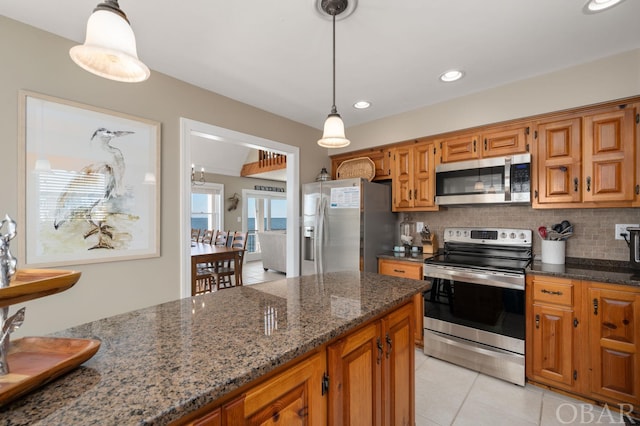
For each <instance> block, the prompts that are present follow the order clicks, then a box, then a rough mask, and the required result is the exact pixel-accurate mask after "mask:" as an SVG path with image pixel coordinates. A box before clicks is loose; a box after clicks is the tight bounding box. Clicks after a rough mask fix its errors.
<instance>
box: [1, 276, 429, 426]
mask: <svg viewBox="0 0 640 426" xmlns="http://www.w3.org/2000/svg"><path fill="white" fill-rule="evenodd" d="M429 285H430V284H429V283H428V282H426V281H417V280H409V279H403V278H396V277H388V276H382V275H378V274H374V273H360V272H336V273H328V274H324V275H310V276H304V277H296V278H288V279H283V280H278V281H274V282H269V283H263V284H258V285H253V286H245V287H236V288H232V289H226V290H223V291H218V292H215V293H210V294H204V295H200V296H196V297H191V298H185V299H180V300H176V301H173V302H168V303H165V304H161V305H157V306H153V307H149V308H145V309H140V310H137V311H132V312H129V313H125V314H122V315H117V316H114V317H110V318H106V319H102V320H98V321H95V322H91V323H88V324H84V325H81V326H78V327H74V328H70V329H68V330H65V331H63V332H60V333H55V335H56V336H63V337H76V338H91V339H99V340H100V341H101V342H102V345H101V347H100V350H99V351H98V353H97V354H96V355H95V356H94V357H93V358H92V359H90V360H89V361H87V362H86V363H85V364H83V365H82V366H81V367H79V368H78V369H76V370H74V371H72V372H71V373H69V374H67V375H65V376H63V377H61V378H60V379H58V380H55V381H53V382H52V383H49V384H48V385H45V386H44V387H42V388H41V389H39V390H36V391H34V392H32V393H30V394H28V395H26V396H24V397H22V398H21V399H18V400H17V401H15V402H13V403H10V404H9V405H7V406H5V407H3V408H2V409H1V410H0V422H2V424H6V425H26V424H29V425H37V424H40V425H45V424H46V425H73V424H82V425H88V424H100V425H129V424H154V425H155V424H168V423H171V422H174V421H178V420H180V419H182V418H184V417H185V416H188V415H189V414H190V413H193V412H197V411H198V410H202V409H203V408H206V407H208V406H212V404H213V405H215V402H216V401H219V400H224V398H226V397H228V396H229V395H235V394H238V393H241V392H242V391H243V389H247V388H248V387H249V386H251V384H252V383H256V382H259V381H260V379H261V378H262V377H265V376H268V375H270V374H272V373H273V372H274V371H278V370H279V369H280V370H282V367H283V366H287V365H288V364H290V363H292V362H294V361H295V360H296V359H301V358H304V356H305V354H308V353H310V352H314V351H318V350H319V349H318V348H322V347H325V346H326V345H327V344H330V343H331V342H335V341H336V340H337V339H338V338H340V337H341V336H344V335H345V334H347V333H349V332H350V331H352V330H354V329H357V328H358V327H360V326H363V325H365V324H367V323H369V322H371V321H372V320H376V319H377V318H380V317H382V316H383V315H385V314H386V313H388V312H390V311H392V310H393V309H394V308H396V307H399V306H401V305H403V304H405V303H411V299H412V297H413V295H414V294H416V293H419V292H421V291H424V290H427V289H428V288H429ZM27 320H28V318H27Z"/></svg>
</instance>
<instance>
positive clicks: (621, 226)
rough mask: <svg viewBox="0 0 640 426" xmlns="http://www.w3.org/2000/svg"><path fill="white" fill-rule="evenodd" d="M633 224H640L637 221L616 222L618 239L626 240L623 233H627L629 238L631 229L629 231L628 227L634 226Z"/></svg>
mask: <svg viewBox="0 0 640 426" xmlns="http://www.w3.org/2000/svg"><path fill="white" fill-rule="evenodd" d="M633 226H640V225H638V224H637V223H636V224H633V223H623V224H620V223H616V240H624V237H623V236H622V235H621V234H625V235H626V236H627V239H629V231H627V228H630V227H633Z"/></svg>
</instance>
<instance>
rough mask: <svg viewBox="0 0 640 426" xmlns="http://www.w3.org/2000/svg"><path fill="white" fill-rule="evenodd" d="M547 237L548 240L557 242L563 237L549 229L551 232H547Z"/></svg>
mask: <svg viewBox="0 0 640 426" xmlns="http://www.w3.org/2000/svg"><path fill="white" fill-rule="evenodd" d="M547 237H549V238H548V239H549V240H555V241H557V240H559V239H561V238H562V237H563V235H562V234H561V233H560V232H558V231H554V230H553V229H551V230H549V231H548V232H547Z"/></svg>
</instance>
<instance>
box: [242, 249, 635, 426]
mask: <svg viewBox="0 0 640 426" xmlns="http://www.w3.org/2000/svg"><path fill="white" fill-rule="evenodd" d="M281 278H285V274H283V273H280V272H275V271H272V270H268V271H265V270H264V269H263V268H262V261H253V262H247V263H246V264H245V265H244V269H243V279H244V283H245V285H250V284H257V283H260V282H265V281H272V280H277V279H281ZM580 424H593V425H612V424H613V425H625V423H624V420H622V418H621V416H620V414H619V413H618V412H614V411H613V410H608V409H606V408H603V407H597V406H593V405H591V404H588V403H586V402H583V401H580V400H577V399H573V398H570V397H567V396H564V395H561V394H559V393H555V392H551V391H548V390H545V389H542V388H538V387H536V386H533V385H529V384H527V385H526V386H524V387H521V386H517V385H514V384H511V383H507V382H505V381H503V380H499V379H495V378H493V377H489V376H485V375H484V374H480V373H477V372H475V371H471V370H467V369H466V368H463V367H459V366H457V365H454V364H450V363H448V362H445V361H441V360H439V359H436V358H432V357H428V356H426V355H425V354H424V352H422V350H421V349H416V426H448V425H454V426H467V425H469V426H483V425H487V426H501V425H505V426H564V425H580ZM637 424H640V423H637Z"/></svg>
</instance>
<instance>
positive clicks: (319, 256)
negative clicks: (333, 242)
mask: <svg viewBox="0 0 640 426" xmlns="http://www.w3.org/2000/svg"><path fill="white" fill-rule="evenodd" d="M326 210H327V199H326V198H324V197H322V196H321V197H320V202H319V203H318V214H317V215H316V219H317V221H318V223H317V227H316V229H317V230H318V232H317V234H316V244H315V254H316V273H317V274H322V273H323V271H324V247H325V245H326V244H325V242H326V238H327V235H326V226H325V225H326Z"/></svg>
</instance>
